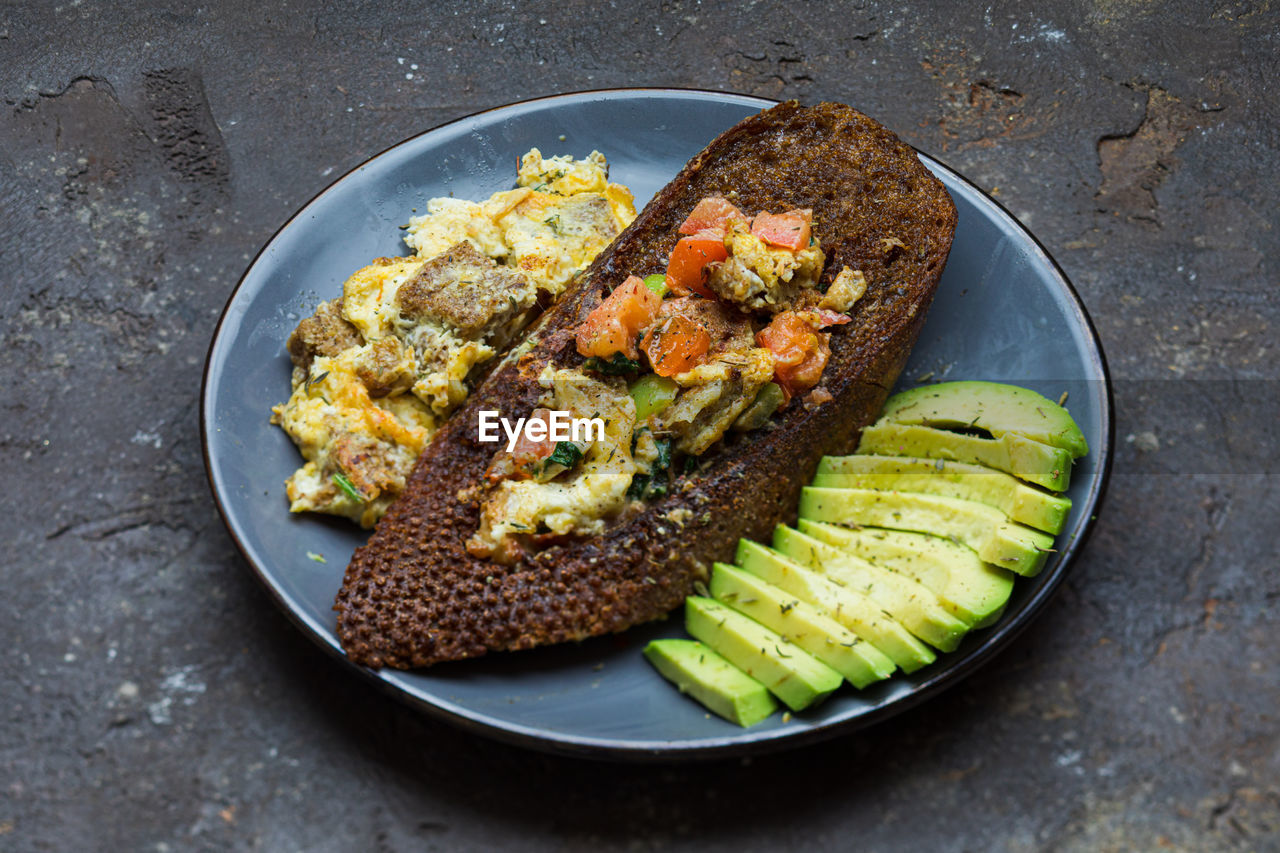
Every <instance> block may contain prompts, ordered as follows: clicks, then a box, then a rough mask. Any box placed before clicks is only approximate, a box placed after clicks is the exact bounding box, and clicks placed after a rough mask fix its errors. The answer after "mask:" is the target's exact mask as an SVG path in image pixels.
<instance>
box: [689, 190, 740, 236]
mask: <svg viewBox="0 0 1280 853" xmlns="http://www.w3.org/2000/svg"><path fill="white" fill-rule="evenodd" d="M746 218H747V217H746V216H745V215H743V213H742V211H741V210H738V208H737V207H736V206H735V205H734V204H733V202H731V201H729V200H728V199H724V198H721V197H720V196H708V197H707V198H704V199H703V200H702V201H700V202H698V203H697V204H696V205H695V206H694V208H693V212H692V213H690V214H689V217H688V218H687V219H686V220H685V221H684V224H682V225H681V226H680V233H681V234H697V233H698V232H699V231H719V232H720V234H721V236H723V235H724V232H725V231H726V230H727V229H728V227H729V220H730V219H746Z"/></svg>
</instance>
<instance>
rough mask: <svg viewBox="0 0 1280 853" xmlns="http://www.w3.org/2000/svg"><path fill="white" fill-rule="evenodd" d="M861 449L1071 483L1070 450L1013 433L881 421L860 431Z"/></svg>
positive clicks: (1055, 485)
mask: <svg viewBox="0 0 1280 853" xmlns="http://www.w3.org/2000/svg"><path fill="white" fill-rule="evenodd" d="M858 453H870V454H880V455H883V456H925V457H928V458H929V459H954V460H956V461H957V462H970V463H976V464H978V465H986V466H987V467H988V468H995V469H997V470H1000V471H1004V472H1006V473H1008V474H1012V475H1013V476H1015V477H1017V478H1019V479H1021V480H1026V481H1027V482H1030V483H1035V484H1036V485H1037V486H1044V487H1045V488H1046V489H1053V490H1054V491H1055V492H1061V491H1065V490H1066V488H1067V486H1069V485H1070V484H1071V453H1070V451H1067V450H1063V449H1062V448H1061V447H1053V446H1052V445H1049V444H1041V443H1040V442H1038V441H1036V440H1034V439H1030V438H1026V437H1025V436H1021V435H1018V434H1016V433H1012V432H1007V433H1005V434H1004V435H1003V436H1001V437H1000V438H982V437H980V436H976V435H965V434H964V433H959V432H948V431H947V430H945V429H935V428H934V427H928V426H915V425H913V424H895V423H889V422H883V421H877V422H876V423H874V424H872V425H871V426H869V427H867V428H866V429H864V430H863V431H862V439H861V440H860V441H859V442H858Z"/></svg>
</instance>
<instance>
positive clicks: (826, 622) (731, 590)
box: [711, 563, 896, 687]
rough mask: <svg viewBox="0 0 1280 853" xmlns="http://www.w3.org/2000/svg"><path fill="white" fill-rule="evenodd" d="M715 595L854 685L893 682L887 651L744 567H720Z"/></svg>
mask: <svg viewBox="0 0 1280 853" xmlns="http://www.w3.org/2000/svg"><path fill="white" fill-rule="evenodd" d="M711 595H712V596H713V597H714V598H715V599H716V600H717V601H719V602H721V603H723V604H727V605H728V606H729V607H732V608H733V609H734V610H737V611H738V612H739V613H742V614H744V615H746V616H750V617H751V618H752V619H754V620H756V621H757V622H759V623H760V624H761V625H764V626H765V627H766V628H770V629H772V630H774V631H777V632H778V633H779V634H780V635H781V636H783V637H784V638H786V639H787V640H790V641H791V642H793V643H795V644H796V645H797V646H799V647H800V648H802V649H804V650H805V651H806V652H808V653H809V654H811V655H813V656H814V657H816V658H817V659H818V660H820V661H822V662H823V663H825V664H826V665H827V666H829V667H831V668H832V669H834V670H835V671H836V672H839V673H840V674H841V675H843V676H844V677H845V678H846V679H847V680H848V681H849V683H850V684H852V685H853V686H854V687H866V686H867V685H868V684H871V683H872V682H875V681H880V680H881V679H884V678H888V677H889V676H890V675H892V674H893V671H894V669H895V668H896V667H895V666H894V664H893V661H891V660H889V658H888V657H887V656H885V655H884V653H882V652H881V651H880V650H878V649H876V648H875V647H874V646H872V645H871V644H870V643H868V642H867V641H865V640H863V639H862V638H861V637H859V636H858V635H856V634H854V633H852V632H850V631H849V630H848V629H847V628H845V627H844V626H843V625H841V624H840V623H839V622H836V621H835V620H834V619H831V618H829V617H827V616H824V615H823V614H822V613H820V612H819V611H818V610H817V609H816V608H814V607H813V606H812V605H809V604H806V603H805V602H803V601H801V600H800V599H798V598H796V597H795V596H793V595H791V594H790V593H788V592H786V591H785V590H781V589H778V588H777V587H775V586H773V585H772V584H769V583H766V582H765V581H763V580H761V579H760V578H758V577H756V576H755V575H752V574H748V573H747V572H744V571H742V570H741V569H737V568H734V567H733V566H726V565H725V564H724V563H716V564H715V569H714V571H712V573H711Z"/></svg>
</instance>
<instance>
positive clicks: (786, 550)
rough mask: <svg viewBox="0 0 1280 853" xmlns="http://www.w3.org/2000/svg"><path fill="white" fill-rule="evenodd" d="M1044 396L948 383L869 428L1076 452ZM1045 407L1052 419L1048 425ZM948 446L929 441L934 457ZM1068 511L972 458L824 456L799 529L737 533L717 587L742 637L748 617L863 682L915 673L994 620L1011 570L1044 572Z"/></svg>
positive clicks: (889, 406) (897, 404) (895, 402)
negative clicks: (1023, 441)
mask: <svg viewBox="0 0 1280 853" xmlns="http://www.w3.org/2000/svg"><path fill="white" fill-rule="evenodd" d="M1047 403H1048V401H1047V400H1046V399H1045V398H1043V397H1041V396H1040V395H1039V394H1036V393H1035V392H1033V391H1030V390H1028V389H1024V388H1017V387H1015V386H1009V385H1000V384H996V383H989V382H961V383H947V385H945V386H927V387H923V388H916V389H913V390H911V391H906V392H903V393H900V394H896V395H894V396H893V397H890V398H889V400H888V401H887V403H886V404H885V408H884V412H883V414H882V415H881V416H880V419H879V420H878V421H877V422H876V426H877V427H878V426H881V425H884V424H889V425H891V426H902V425H906V426H912V427H917V428H925V429H936V430H938V431H939V432H945V433H948V434H951V435H958V436H966V434H967V433H969V432H972V431H973V430H975V429H979V430H981V431H982V432H984V433H986V434H988V435H992V436H1000V437H1002V438H1006V439H1007V438H1008V437H1010V436H1014V435H1020V434H1022V433H1027V434H1030V435H1033V436H1035V438H1028V439H1027V440H1035V441H1038V440H1039V439H1046V440H1052V441H1056V442H1058V443H1059V444H1063V445H1066V446H1067V447H1069V448H1071V450H1069V451H1067V452H1072V453H1074V452H1076V451H1077V450H1080V448H1082V447H1083V446H1084V439H1083V434H1082V433H1081V432H1080V430H1079V427H1078V426H1077V425H1076V423H1075V422H1074V420H1072V419H1071V417H1070V415H1069V414H1067V413H1066V411H1065V410H1062V409H1060V407H1058V408H1059V409H1060V412H1055V410H1054V409H1052V408H1050V407H1049V406H1047V405H1046V404H1047ZM1050 405H1052V404H1050ZM922 412H925V413H927V416H923V417H922V416H921V413H922ZM1046 413H1054V414H1053V418H1052V422H1051V423H1050V424H1049V425H1048V426H1047V427H1046V425H1045V417H1044V415H1045V414H1046ZM895 418H898V419H903V420H920V421H921V422H922V423H920V424H894V423H893V419H895ZM1063 418H1065V420H1063ZM925 422H927V423H928V424H930V426H925V425H924V423H925ZM978 423H981V426H980V427H979V426H977V424H978ZM873 428H874V427H873ZM1022 437H1026V436H1022ZM864 444H865V442H864ZM1044 446H1048V444H1047V443H1045V444H1044ZM950 448H951V446H950V445H948V444H947V442H946V441H941V442H935V443H934V444H933V445H932V449H933V450H934V451H935V452H936V453H938V454H939V456H940V457H941V456H942V455H943V454H948V453H949V452H950ZM1070 507H1071V502H1070V500H1069V499H1067V498H1066V497H1064V496H1062V495H1055V494H1051V493H1048V492H1044V491H1041V490H1040V489H1038V488H1037V487H1036V486H1034V485H1030V484H1028V483H1024V482H1019V481H1018V480H1016V479H1015V478H1013V477H1011V476H1009V475H1008V474H1006V473H1003V472H999V471H994V470H992V469H990V468H986V467H983V466H980V465H973V464H968V463H957V462H952V461H948V460H947V459H945V458H936V459H923V458H913V457H885V456H877V455H863V453H862V452H861V451H860V452H859V453H858V454H855V455H852V456H843V457H826V458H824V459H823V460H822V461H821V463H820V464H819V466H818V474H817V475H816V476H815V478H814V485H813V486H812V487H810V488H806V489H805V490H804V492H803V494H802V496H801V499H800V520H799V523H798V524H797V526H796V528H791V527H787V526H785V525H781V524H780V525H778V526H777V527H776V528H775V529H774V531H773V538H772V547H771V548H770V547H767V546H765V545H761V544H759V543H756V542H752V541H750V540H747V539H743V540H741V541H740V542H739V544H738V551H737V556H736V561H737V564H738V567H736V568H735V567H729V566H725V565H722V564H717V565H716V568H715V572H714V573H713V575H712V578H711V594H712V596H713V597H714V598H715V599H716V600H717V601H719V602H720V603H721V604H722V605H723V606H724V607H727V608H729V609H730V610H732V611H735V612H736V613H737V614H739V616H738V618H739V621H738V622H736V623H735V625H736V630H737V632H738V633H739V634H741V635H743V636H747V635H750V630H751V629H750V628H749V626H745V625H742V624H741V622H740V620H741V619H749V620H754V621H755V622H756V623H758V624H759V626H760V627H761V628H763V629H768V630H773V631H775V632H777V633H778V634H779V635H780V636H782V637H784V638H786V639H787V640H790V641H791V642H793V643H795V644H796V645H797V646H799V647H800V648H803V649H805V650H806V651H808V652H810V653H811V654H813V655H814V656H815V657H817V658H818V659H819V660H822V661H823V662H824V663H827V664H828V665H830V666H831V667H832V668H834V669H835V670H836V671H837V672H839V673H840V674H841V675H842V676H844V678H845V680H847V681H849V682H850V683H851V684H853V685H854V686H855V687H859V688H860V687H863V686H865V685H866V684H870V683H873V682H874V681H876V680H878V679H883V678H885V677H888V676H889V675H890V674H891V673H892V671H893V669H894V664H897V665H898V666H901V667H902V669H903V670H904V671H905V672H911V671H913V670H915V669H919V668H921V667H923V666H925V665H927V664H928V663H929V662H931V661H932V660H933V659H934V658H935V654H934V652H933V649H937V650H938V651H942V652H948V651H953V650H955V649H956V648H957V646H958V645H959V644H960V642H961V641H962V640H963V638H964V637H965V635H966V634H967V633H968V632H969V631H970V630H972V629H975V628H982V627H986V626H989V625H991V624H993V623H994V622H995V621H996V620H998V619H999V618H1000V615H1001V613H1003V611H1004V608H1005V605H1006V604H1007V603H1008V601H1009V597H1010V595H1011V593H1012V590H1013V578H1014V574H1013V573H1012V572H1011V571H1009V570H1010V569H1012V570H1013V572H1017V573H1020V574H1026V575H1031V574H1035V573H1036V572H1037V571H1039V569H1040V568H1041V566H1042V565H1043V564H1044V561H1045V559H1046V557H1047V555H1048V554H1049V553H1051V552H1052V545H1053V536H1052V535H1051V533H1050V532H1045V531H1052V532H1054V533H1056V532H1059V531H1061V529H1062V528H1063V526H1064V524H1065V520H1066V514H1067V512H1068V511H1069V510H1070ZM1015 514H1016V515H1017V516H1018V518H1016V519H1014V518H1012V516H1013V515H1015ZM1022 521H1030V522H1035V526H1036V527H1039V528H1041V529H1033V527H1031V526H1025V525H1024V524H1022V523H1019V522H1022ZM690 601H695V599H693V598H691V599H690ZM695 627H696V628H697V629H698V630H703V631H705V626H694V625H691V624H687V625H686V629H687V630H688V631H689V632H690V633H694V632H695ZM851 639H852V640H853V641H852V642H851ZM931 647H932V648H931ZM765 651H766V649H763V648H762V650H761V653H762V654H763V653H764V652H765ZM854 651H857V652H858V653H859V654H858V656H857V657H855V656H854V655H852V654H850V653H851V652H854ZM868 652H874V653H876V654H881V653H883V655H884V660H885V663H886V664H887V667H886V668H882V669H881V670H878V671H875V672H870V671H868V669H867V668H866V663H868V662H869V660H870V659H869V658H868V654H867V653H868ZM735 662H736V661H735ZM748 662H750V663H754V661H748ZM766 686H769V685H768V682H766ZM770 689H773V688H772V687H770ZM774 692H775V694H776V692H777V691H776V690H775V691H774ZM691 695H692V694H691ZM695 698H697V697H696V695H695ZM708 707H710V706H708Z"/></svg>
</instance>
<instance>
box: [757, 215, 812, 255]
mask: <svg viewBox="0 0 1280 853" xmlns="http://www.w3.org/2000/svg"><path fill="white" fill-rule="evenodd" d="M812 223H813V211H812V210H807V209H806V210H789V211H787V212H786V213H765V212H763V211H762V212H760V213H757V214H756V218H755V219H754V220H752V222H751V233H752V234H754V235H755V236H756V237H759V238H760V239H761V240H763V241H765V242H766V243H768V244H769V245H770V246H778V247H780V248H783V249H790V250H791V251H793V252H798V251H800V250H801V249H803V248H805V247H806V246H808V245H809V237H810V236H811V235H812V229H811V228H810V225H811V224H812Z"/></svg>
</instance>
